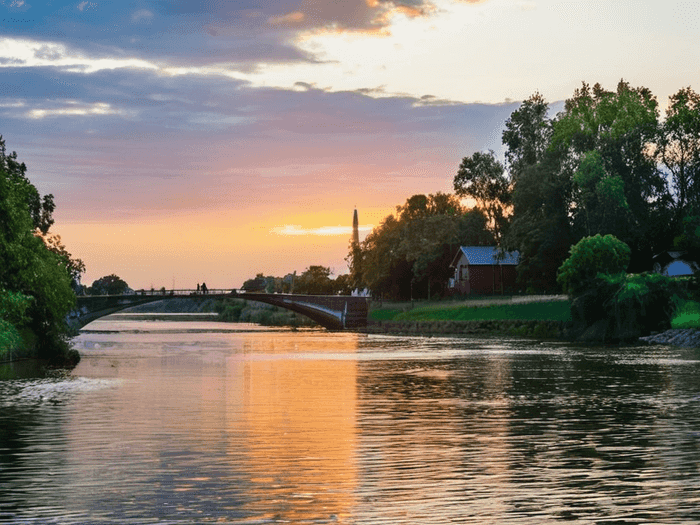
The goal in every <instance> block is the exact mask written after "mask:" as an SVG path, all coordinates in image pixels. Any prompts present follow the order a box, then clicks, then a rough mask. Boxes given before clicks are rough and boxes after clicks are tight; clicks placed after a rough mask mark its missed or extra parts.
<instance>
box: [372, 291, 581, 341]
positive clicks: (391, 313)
mask: <svg viewBox="0 0 700 525" xmlns="http://www.w3.org/2000/svg"><path fill="white" fill-rule="evenodd" d="M570 320H571V305H570V303H569V301H568V300H567V299H562V298H553V299H550V298H547V299H545V298H537V297H532V298H503V297H498V298H493V299H490V298H485V299H480V300H470V301H461V302H433V303H420V304H416V305H411V303H396V304H384V305H382V306H377V305H375V306H374V307H373V308H371V310H370V315H369V322H370V323H369V326H368V328H367V331H368V332H372V333H407V334H486V333H498V334H508V335H517V336H528V337H537V338H542V339H550V338H551V339H556V338H559V337H561V334H562V331H563V329H564V325H565V324H566V323H567V322H568V321H570Z"/></svg>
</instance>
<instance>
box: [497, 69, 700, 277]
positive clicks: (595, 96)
mask: <svg viewBox="0 0 700 525" xmlns="http://www.w3.org/2000/svg"><path fill="white" fill-rule="evenodd" d="M547 112H548V105H547V103H546V102H545V101H544V99H543V98H542V96H541V95H539V94H535V95H533V96H532V97H530V99H528V100H526V101H524V102H523V104H522V105H521V106H520V108H519V109H518V110H516V111H515V112H514V113H513V114H512V115H511V117H510V119H509V120H508V121H507V122H506V130H505V131H504V132H503V137H502V140H503V144H504V146H505V147H506V152H505V158H506V161H507V165H508V168H509V170H510V173H509V177H510V180H511V182H512V204H513V214H512V217H511V220H510V225H509V226H508V228H507V230H506V231H505V233H504V235H503V246H504V247H505V248H506V249H508V250H518V251H519V252H520V256H521V263H520V266H519V277H520V279H521V281H523V282H524V284H525V285H526V286H528V287H533V288H536V289H541V290H547V289H549V290H554V289H555V288H556V283H557V281H556V273H557V270H558V268H559V266H560V265H561V263H562V262H563V261H564V259H566V257H567V251H568V247H569V246H570V245H572V244H574V243H576V242H578V241H579V240H580V239H582V238H583V237H586V236H593V235H596V234H601V235H608V234H612V235H614V236H615V237H617V238H618V239H620V240H621V241H623V242H624V243H626V244H627V245H628V246H629V247H630V264H629V270H630V271H632V272H637V273H638V272H642V271H647V270H650V269H651V268H652V258H653V256H654V255H656V254H658V253H660V252H662V251H664V250H668V249H671V248H673V239H674V238H676V237H678V236H679V234H680V233H681V231H682V229H683V226H682V224H683V221H684V220H685V218H686V217H688V216H690V215H692V210H693V206H694V204H695V203H698V199H699V197H700V194H699V190H700V186H698V185H697V183H696V180H697V177H696V173H697V169H698V166H700V96H698V95H697V94H696V93H695V92H693V91H692V90H691V89H690V88H684V89H681V90H680V91H679V92H678V93H676V94H675V95H673V96H672V97H671V100H670V104H669V108H668V110H667V112H666V120H665V121H664V122H663V123H662V122H660V117H659V109H658V103H657V101H656V98H655V97H654V96H653V95H652V93H651V92H650V91H649V90H648V89H647V88H645V87H633V86H630V85H629V83H627V82H625V81H620V82H619V83H618V85H617V88H616V89H615V90H614V91H608V90H606V89H604V88H603V87H602V86H601V85H599V84H596V85H594V86H593V87H591V86H590V85H588V84H586V83H583V84H582V86H581V87H580V88H579V89H577V90H575V91H574V94H573V96H572V97H571V98H570V99H568V100H567V101H566V103H565V107H564V110H563V111H562V112H561V113H559V114H558V115H556V116H555V117H553V118H549V117H548V116H547ZM664 170H666V171H664ZM695 209H700V206H699V207H696V208H695Z"/></svg>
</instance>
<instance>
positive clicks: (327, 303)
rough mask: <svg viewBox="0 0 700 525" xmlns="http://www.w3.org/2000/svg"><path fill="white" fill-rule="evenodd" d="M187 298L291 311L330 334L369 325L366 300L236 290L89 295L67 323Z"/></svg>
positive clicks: (83, 322)
mask: <svg viewBox="0 0 700 525" xmlns="http://www.w3.org/2000/svg"><path fill="white" fill-rule="evenodd" d="M175 298H183V299H185V298H187V299H193V300H203V299H208V298H234V299H235V298H238V299H246V300H249V301H258V302H262V303H267V304H271V305H274V306H279V307H282V308H286V309H288V310H292V311H294V312H297V313H300V314H302V315H305V316H307V317H309V318H310V319H312V320H314V321H316V322H317V323H318V324H320V325H321V326H323V327H325V328H328V329H331V330H344V329H353V328H360V327H363V326H366V325H367V314H368V311H369V306H368V303H367V298H365V297H354V296H347V295H298V294H294V295H292V294H267V293H249V292H245V291H240V290H237V289H220V288H215V289H209V290H207V292H206V293H205V292H202V291H201V290H200V291H197V290H192V289H180V290H138V291H136V292H134V293H131V294H126V295H88V296H81V297H78V304H77V307H76V309H75V310H74V311H73V312H71V314H70V315H69V317H68V319H67V321H68V323H69V325H71V326H72V327H73V328H75V329H79V328H81V327H83V326H85V325H86V324H87V323H89V322H90V321H93V320H95V319H98V318H100V317H104V316H105V315H109V314H111V313H114V312H117V311H119V310H123V309H125V308H129V307H131V306H136V305H138V304H144V303H149V302H154V301H160V300H167V299H175Z"/></svg>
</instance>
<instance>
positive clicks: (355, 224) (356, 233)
mask: <svg viewBox="0 0 700 525" xmlns="http://www.w3.org/2000/svg"><path fill="white" fill-rule="evenodd" d="M352 243H353V245H357V246H359V245H360V222H359V221H358V220H357V208H355V212H354V213H353V214H352Z"/></svg>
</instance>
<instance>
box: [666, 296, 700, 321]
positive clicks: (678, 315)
mask: <svg viewBox="0 0 700 525" xmlns="http://www.w3.org/2000/svg"><path fill="white" fill-rule="evenodd" d="M671 328H700V303H699V302H698V301H690V300H686V301H679V302H678V304H676V310H675V312H674V315H673V319H671Z"/></svg>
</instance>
